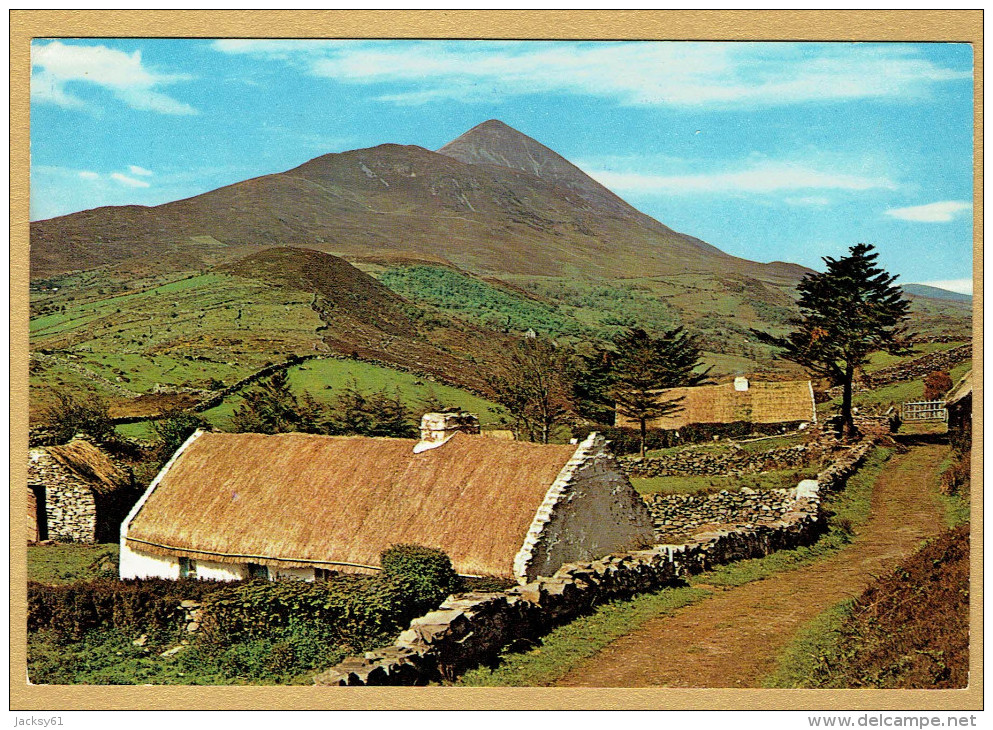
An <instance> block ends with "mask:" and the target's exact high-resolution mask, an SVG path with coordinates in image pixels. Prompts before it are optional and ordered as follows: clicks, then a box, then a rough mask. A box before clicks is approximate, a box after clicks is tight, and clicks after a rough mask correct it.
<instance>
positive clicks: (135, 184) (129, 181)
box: [110, 172, 149, 188]
mask: <svg viewBox="0 0 993 730" xmlns="http://www.w3.org/2000/svg"><path fill="white" fill-rule="evenodd" d="M110 178H111V179H112V180H116V181H117V182H119V183H120V184H121V185H127V186H128V187H129V188H147V187H149V184H148V183H147V182H145V181H144V180H138V179H136V178H133V177H128V176H127V175H122V174H121V173H119V172H112V173H110Z"/></svg>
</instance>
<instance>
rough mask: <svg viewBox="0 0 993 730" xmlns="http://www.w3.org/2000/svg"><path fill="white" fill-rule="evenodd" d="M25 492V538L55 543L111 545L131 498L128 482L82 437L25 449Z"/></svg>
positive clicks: (118, 470)
mask: <svg viewBox="0 0 993 730" xmlns="http://www.w3.org/2000/svg"><path fill="white" fill-rule="evenodd" d="M28 491H29V493H30V494H31V497H32V498H31V499H29V500H28V510H29V514H28V538H29V539H31V538H34V539H35V540H56V541H58V542H116V541H117V537H118V534H119V531H120V526H121V522H122V520H123V519H124V517H125V515H127V512H128V509H129V508H130V507H131V504H132V502H133V494H134V493H133V491H132V489H131V480H130V478H129V477H128V476H126V475H125V474H123V473H122V472H121V470H120V469H118V468H117V466H115V464H114V462H112V461H111V460H110V458H109V457H108V456H107V455H106V454H105V453H104V452H103V451H101V450H100V449H99V448H97V447H96V446H94V445H93V444H92V443H90V442H89V441H86V440H85V439H82V438H75V439H73V440H72V441H70V442H69V443H67V444H63V445H60V446H46V447H44V448H37V449H31V450H30V451H29V452H28ZM32 504H33V505H34V515H33V517H34V519H33V520H32V515H31V505H32Z"/></svg>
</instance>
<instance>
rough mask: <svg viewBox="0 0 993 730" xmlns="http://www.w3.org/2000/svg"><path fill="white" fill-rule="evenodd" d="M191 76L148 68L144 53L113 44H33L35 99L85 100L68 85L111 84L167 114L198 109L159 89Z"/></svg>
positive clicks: (67, 103)
mask: <svg viewBox="0 0 993 730" xmlns="http://www.w3.org/2000/svg"><path fill="white" fill-rule="evenodd" d="M189 79H190V77H189V76H186V75H182V74H164V73H158V72H155V71H153V70H151V69H149V68H148V67H146V66H145V65H144V64H143V63H142V60H141V52H140V51H135V52H134V53H131V54H127V53H125V52H123V51H118V50H115V49H113V48H108V47H107V46H102V45H101V46H90V45H75V44H73V45H70V44H66V43H62V42H61V41H50V42H48V43H43V44H42V43H36V44H34V45H32V47H31V99H32V100H33V101H36V102H45V103H51V104H57V105H59V106H63V107H67V108H74V107H75V108H78V107H82V106H84V102H83V101H82V100H81V99H80V98H79V97H77V96H74V95H73V94H71V93H69V91H67V90H66V86H67V85H68V84H92V85H95V86H99V87H101V88H104V89H107V90H108V91H110V92H111V93H113V94H114V95H115V96H116V97H117V98H118V99H119V100H120V101H122V102H124V103H125V104H127V105H128V106H130V107H131V108H133V109H139V110H143V111H154V112H159V113H161V114H196V110H195V109H194V108H193V107H192V106H190V105H189V104H186V103H184V102H181V101H178V100H176V99H173V98H172V97H170V96H168V95H166V94H163V93H162V92H161V91H158V90H157V89H156V87H159V86H166V85H169V84H173V83H176V82H179V81H187V80H189Z"/></svg>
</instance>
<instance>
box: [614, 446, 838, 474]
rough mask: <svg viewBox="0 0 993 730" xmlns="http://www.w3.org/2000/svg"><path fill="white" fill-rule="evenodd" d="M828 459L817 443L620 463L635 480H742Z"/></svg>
mask: <svg viewBox="0 0 993 730" xmlns="http://www.w3.org/2000/svg"><path fill="white" fill-rule="evenodd" d="M823 455H824V449H823V447H822V446H821V445H819V444H817V443H809V444H798V445H796V446H783V447H781V448H777V449H769V450H768V451H758V452H755V451H745V450H744V449H733V448H732V449H727V450H725V451H721V452H717V453H715V452H712V451H705V450H704V449H693V448H688V449H685V450H682V451H680V452H679V453H676V454H669V455H668V456H650V457H646V458H644V459H642V458H639V457H637V456H621V457H618V459H617V461H618V463H619V464H620V465H621V468H622V469H624V471H625V472H626V473H627V474H628V476H632V477H681V476H739V475H742V474H757V473H759V472H762V471H769V470H770V469H781V468H788V467H800V466H807V465H808V464H811V463H813V462H814V461H817V460H818V459H820V458H822V457H823Z"/></svg>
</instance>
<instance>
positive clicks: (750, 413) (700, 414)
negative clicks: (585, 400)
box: [616, 378, 817, 430]
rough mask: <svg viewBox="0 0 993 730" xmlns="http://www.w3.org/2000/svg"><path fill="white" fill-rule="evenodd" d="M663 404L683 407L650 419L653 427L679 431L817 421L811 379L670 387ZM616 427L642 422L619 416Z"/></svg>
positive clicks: (743, 380) (661, 395)
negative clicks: (691, 426)
mask: <svg viewBox="0 0 993 730" xmlns="http://www.w3.org/2000/svg"><path fill="white" fill-rule="evenodd" d="M658 398H659V400H660V401H675V402H677V403H678V406H679V408H678V409H677V410H675V411H673V412H672V413H668V414H666V415H664V416H661V417H660V418H654V419H651V420H649V422H648V427H649V428H658V429H666V430H677V429H680V428H683V427H684V426H687V425H689V424H691V423H736V422H739V421H744V422H746V423H797V422H807V423H816V422H817V409H816V405H815V403H814V388H813V385H812V384H811V382H810V381H809V380H793V381H787V382H750V381H749V380H748V379H747V378H735V379H734V382H731V383H723V384H721V385H700V386H697V387H695V388H668V389H665V390H659V391H658ZM616 425H617V426H621V427H626V428H637V427H638V423H637V422H636V421H634V420H632V419H630V418H626V417H625V416H623V415H622V414H621V413H618V414H617V418H616Z"/></svg>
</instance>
